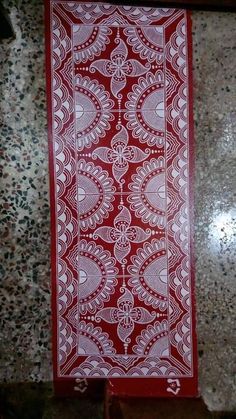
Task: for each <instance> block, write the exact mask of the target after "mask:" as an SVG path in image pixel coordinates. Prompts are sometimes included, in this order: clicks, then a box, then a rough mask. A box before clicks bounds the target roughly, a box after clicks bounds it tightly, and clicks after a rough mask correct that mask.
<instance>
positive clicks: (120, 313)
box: [96, 289, 156, 343]
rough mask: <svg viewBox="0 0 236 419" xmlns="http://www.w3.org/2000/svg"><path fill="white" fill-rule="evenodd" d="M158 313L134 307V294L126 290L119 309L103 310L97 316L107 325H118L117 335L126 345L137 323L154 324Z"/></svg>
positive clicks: (118, 303) (118, 302)
mask: <svg viewBox="0 0 236 419" xmlns="http://www.w3.org/2000/svg"><path fill="white" fill-rule="evenodd" d="M155 317H156V313H155V312H152V313H150V312H149V311H148V310H147V309H146V308H144V307H134V297H133V295H132V293H131V292H130V291H129V290H128V289H125V292H124V294H123V295H122V296H121V297H120V298H118V300H117V307H108V308H103V309H102V310H100V311H98V313H97V314H96V320H97V321H100V320H104V321H105V322H107V323H118V325H117V335H118V337H119V339H120V340H121V341H122V342H124V343H129V342H130V340H129V339H128V338H129V336H130V335H131V334H132V332H133V331H134V325H135V323H138V324H147V323H150V322H152V321H153V320H154V319H155Z"/></svg>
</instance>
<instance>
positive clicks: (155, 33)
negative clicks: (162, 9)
mask: <svg viewBox="0 0 236 419" xmlns="http://www.w3.org/2000/svg"><path fill="white" fill-rule="evenodd" d="M124 34H125V35H126V36H127V42H128V44H129V45H131V46H132V49H133V52H134V53H136V54H139V55H140V57H141V59H142V60H148V61H149V62H150V63H152V62H154V61H156V62H157V63H158V64H161V62H162V61H163V27H162V26H144V27H135V26H129V27H128V28H125V29H124Z"/></svg>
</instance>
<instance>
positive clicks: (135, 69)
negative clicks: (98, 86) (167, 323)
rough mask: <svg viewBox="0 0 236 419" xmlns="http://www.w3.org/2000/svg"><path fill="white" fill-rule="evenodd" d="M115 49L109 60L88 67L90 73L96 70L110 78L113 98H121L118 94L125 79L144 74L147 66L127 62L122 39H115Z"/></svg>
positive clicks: (125, 48)
mask: <svg viewBox="0 0 236 419" xmlns="http://www.w3.org/2000/svg"><path fill="white" fill-rule="evenodd" d="M117 43H118V45H117V47H116V48H115V49H114V50H113V51H112V52H111V59H110V60H106V59H101V60H96V61H95V62H94V63H93V64H91V65H90V71H92V72H94V71H95V70H98V71H99V72H100V73H101V74H102V75H103V76H106V77H111V92H112V94H113V95H114V96H115V97H117V98H118V97H119V98H121V97H122V96H120V95H119V92H120V91H121V90H122V89H124V87H125V85H126V77H137V76H141V75H142V74H145V73H146V72H147V71H148V69H149V65H148V66H144V65H143V64H141V63H140V62H139V61H137V60H134V59H130V60H127V56H128V50H127V47H126V45H125V43H124V41H123V40H122V39H117Z"/></svg>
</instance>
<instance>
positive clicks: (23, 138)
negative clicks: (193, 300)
mask: <svg viewBox="0 0 236 419" xmlns="http://www.w3.org/2000/svg"><path fill="white" fill-rule="evenodd" d="M3 3H4V4H5V7H6V9H7V10H8V12H9V14H10V16H11V19H12V22H13V26H14V30H15V34H16V38H15V40H13V41H11V42H10V41H4V42H2V43H1V44H0V63H1V65H0V109H1V110H0V141H1V146H0V150H1V151H0V173H1V182H0V185H1V194H0V199H1V204H0V208H1V217H0V226H1V227H0V235H1V249H0V277H1V281H0V287H1V291H0V295H1V297H0V310H1V312H0V352H1V361H0V380H1V381H2V382H9V383H19V382H33V381H36V382H41V381H42V382H47V381H50V380H51V379H52V376H51V370H52V369H51V343H50V342H51V334H50V330H51V324H50V322H51V321H50V262H49V254H50V233H49V226H50V214H49V197H48V189H49V188H48V149H47V131H46V99H45V73H44V24H43V1H42V0H32V1H30V0H28V1H27V0H5V1H4V2H3ZM192 19H193V52H194V55H193V58H194V63H193V64H194V72H193V75H194V120H195V143H196V147H195V148H196V165H195V187H194V190H195V254H196V297H197V314H198V341H199V374H200V391H201V395H202V397H203V399H204V401H205V402H206V404H207V406H208V407H209V409H210V410H212V411H220V410H224V411H231V412H232V411H236V398H235V390H236V383H235V375H236V374H235V365H236V356H235V343H236V342H235V341H236V333H235V324H236V321H235V320H236V319H235V308H234V307H235V278H236V269H235V260H236V206H235V203H236V108H235V105H236V80H235V78H236V73H235V68H236V14H230V13H217V12H193V16H192ZM52 417H54V416H52Z"/></svg>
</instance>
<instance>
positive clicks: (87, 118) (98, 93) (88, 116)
mask: <svg viewBox="0 0 236 419" xmlns="http://www.w3.org/2000/svg"><path fill="white" fill-rule="evenodd" d="M113 105H114V102H113V100H111V99H110V96H109V93H107V92H106V91H105V89H104V87H103V86H102V85H100V84H99V83H98V81H97V80H90V79H89V77H87V76H86V77H81V76H80V75H78V76H77V77H76V85H75V117H76V134H77V148H78V150H79V151H82V150H83V149H84V147H88V148H90V147H91V145H92V144H97V143H98V141H99V138H103V137H105V134H106V131H108V130H109V129H110V128H111V126H110V121H112V120H113V119H114V117H113V115H112V114H111V109H112V107H113Z"/></svg>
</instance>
